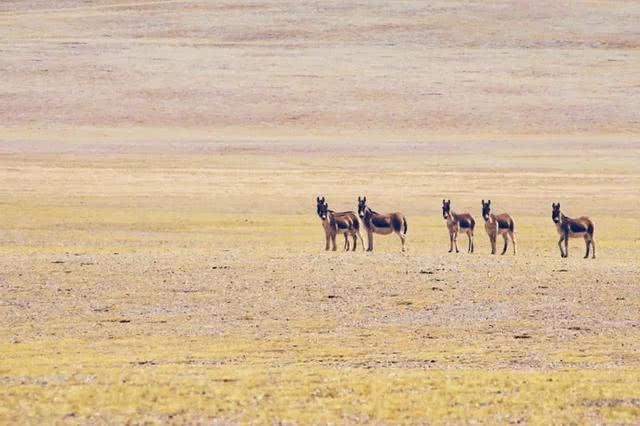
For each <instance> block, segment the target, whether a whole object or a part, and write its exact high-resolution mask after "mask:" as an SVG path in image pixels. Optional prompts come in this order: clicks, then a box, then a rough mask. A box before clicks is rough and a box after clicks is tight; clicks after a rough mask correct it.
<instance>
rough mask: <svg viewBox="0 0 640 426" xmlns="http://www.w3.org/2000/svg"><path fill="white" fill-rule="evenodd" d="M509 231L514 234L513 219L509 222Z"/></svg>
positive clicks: (514, 225) (514, 224)
mask: <svg viewBox="0 0 640 426" xmlns="http://www.w3.org/2000/svg"><path fill="white" fill-rule="evenodd" d="M509 230H510V231H511V232H516V223H515V222H514V221H513V219H511V222H509Z"/></svg>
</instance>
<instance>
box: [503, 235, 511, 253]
mask: <svg viewBox="0 0 640 426" xmlns="http://www.w3.org/2000/svg"><path fill="white" fill-rule="evenodd" d="M502 238H504V248H503V249H502V253H501V254H503V255H504V254H505V253H506V252H507V246H508V245H509V239H508V237H507V234H502Z"/></svg>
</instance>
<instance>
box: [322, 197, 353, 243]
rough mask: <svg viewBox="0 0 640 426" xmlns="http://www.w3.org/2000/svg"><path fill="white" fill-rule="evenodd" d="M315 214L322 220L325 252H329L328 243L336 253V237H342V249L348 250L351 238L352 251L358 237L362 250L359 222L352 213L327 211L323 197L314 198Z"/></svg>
mask: <svg viewBox="0 0 640 426" xmlns="http://www.w3.org/2000/svg"><path fill="white" fill-rule="evenodd" d="M316 202H317V213H318V216H319V217H320V219H321V220H322V227H323V228H324V235H325V239H326V246H325V250H329V241H331V243H332V245H333V251H336V236H337V235H338V234H343V235H344V249H345V250H346V251H348V250H349V236H351V237H353V251H355V250H356V247H357V244H358V243H357V241H358V239H357V238H358V237H360V242H361V243H362V249H363V250H364V240H363V239H362V235H360V221H359V220H358V216H356V214H355V213H354V212H339V213H338V212H334V211H333V210H329V204H328V203H326V202H325V199H324V197H322V198H320V197H316Z"/></svg>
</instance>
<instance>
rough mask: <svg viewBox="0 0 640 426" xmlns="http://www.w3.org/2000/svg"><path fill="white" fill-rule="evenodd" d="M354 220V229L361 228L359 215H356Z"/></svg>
mask: <svg viewBox="0 0 640 426" xmlns="http://www.w3.org/2000/svg"><path fill="white" fill-rule="evenodd" d="M354 219H355V220H354V221H353V229H355V230H356V231H359V230H360V219H358V216H354Z"/></svg>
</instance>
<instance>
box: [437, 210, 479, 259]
mask: <svg viewBox="0 0 640 426" xmlns="http://www.w3.org/2000/svg"><path fill="white" fill-rule="evenodd" d="M442 217H444V219H445V220H446V221H447V229H449V253H451V252H452V251H453V246H454V245H455V247H456V253H459V252H460V251H459V250H458V234H459V233H463V234H467V237H468V238H469V249H468V250H467V252H468V253H473V248H474V246H473V229H474V228H475V227H476V221H475V220H474V219H473V216H471V215H470V214H469V213H460V214H458V213H455V212H453V211H452V210H451V200H448V201H445V200H442Z"/></svg>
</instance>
